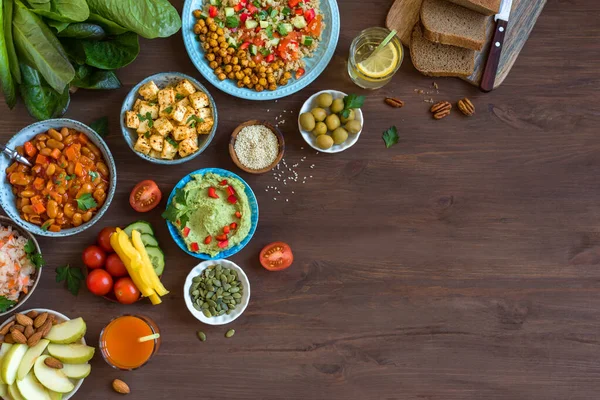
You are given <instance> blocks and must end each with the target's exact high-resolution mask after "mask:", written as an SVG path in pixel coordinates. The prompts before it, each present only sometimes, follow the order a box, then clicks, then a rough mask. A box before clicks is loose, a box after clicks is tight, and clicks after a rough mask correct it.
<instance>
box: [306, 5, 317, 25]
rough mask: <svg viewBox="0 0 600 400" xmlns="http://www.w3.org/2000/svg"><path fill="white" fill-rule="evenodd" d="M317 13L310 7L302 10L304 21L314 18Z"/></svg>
mask: <svg viewBox="0 0 600 400" xmlns="http://www.w3.org/2000/svg"><path fill="white" fill-rule="evenodd" d="M316 15H317V13H315V9H314V8H311V9H310V10H306V11H304V19H305V20H306V22H308V23H310V22H311V21H312V20H313V19H315V17H316Z"/></svg>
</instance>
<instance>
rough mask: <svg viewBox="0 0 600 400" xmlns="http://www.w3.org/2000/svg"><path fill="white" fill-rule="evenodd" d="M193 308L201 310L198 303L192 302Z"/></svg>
mask: <svg viewBox="0 0 600 400" xmlns="http://www.w3.org/2000/svg"><path fill="white" fill-rule="evenodd" d="M194 308H195V309H196V310H198V311H200V310H202V307H200V306H199V305H198V304H196V303H194Z"/></svg>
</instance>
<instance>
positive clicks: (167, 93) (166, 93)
mask: <svg viewBox="0 0 600 400" xmlns="http://www.w3.org/2000/svg"><path fill="white" fill-rule="evenodd" d="M173 103H175V89H173V88H172V87H168V88H164V89H162V90H159V91H158V104H160V105H161V106H165V107H168V106H170V105H171V104H173Z"/></svg>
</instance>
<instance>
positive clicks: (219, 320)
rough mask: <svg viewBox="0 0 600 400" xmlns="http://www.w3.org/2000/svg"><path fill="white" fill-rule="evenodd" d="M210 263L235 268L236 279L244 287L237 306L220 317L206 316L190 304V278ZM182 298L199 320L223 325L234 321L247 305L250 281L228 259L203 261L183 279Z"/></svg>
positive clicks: (198, 273) (242, 271)
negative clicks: (240, 300) (229, 312)
mask: <svg viewBox="0 0 600 400" xmlns="http://www.w3.org/2000/svg"><path fill="white" fill-rule="evenodd" d="M211 265H221V266H223V267H226V268H229V269H233V270H235V271H236V272H237V274H238V279H239V280H240V283H241V284H242V286H243V287H244V293H243V295H242V302H241V303H240V304H238V306H237V307H236V308H235V309H234V310H233V312H232V313H231V314H229V315H227V314H223V315H221V316H220V317H211V318H206V316H205V315H204V313H202V311H198V310H196V309H195V308H194V306H193V305H192V297H191V295H190V288H191V287H192V279H194V278H195V277H196V276H198V275H200V274H201V273H202V272H203V271H204V270H205V269H206V268H208V267H210V266H211ZM183 298H184V299H185V305H186V306H187V308H188V310H190V312H191V313H192V315H193V316H194V317H195V318H196V319H197V320H199V321H200V322H204V323H205V324H207V325H225V324H228V323H230V322H232V321H235V320H236V319H237V318H238V317H239V316H240V315H242V314H243V312H244V311H245V310H246V307H248V303H249V302H250V281H249V280H248V277H247V276H246V274H245V273H244V270H243V269H241V268H240V267H239V266H238V265H237V264H235V263H233V262H231V261H229V260H213V261H204V262H201V263H200V264H198V265H196V266H195V267H194V268H192V270H191V271H190V273H189V274H188V276H187V278H186V279H185V284H184V285H183Z"/></svg>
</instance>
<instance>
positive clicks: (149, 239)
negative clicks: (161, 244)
mask: <svg viewBox="0 0 600 400" xmlns="http://www.w3.org/2000/svg"><path fill="white" fill-rule="evenodd" d="M142 243H144V246H145V247H148V246H150V247H158V240H156V238H155V237H154V236H152V235H150V234H148V233H142Z"/></svg>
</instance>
